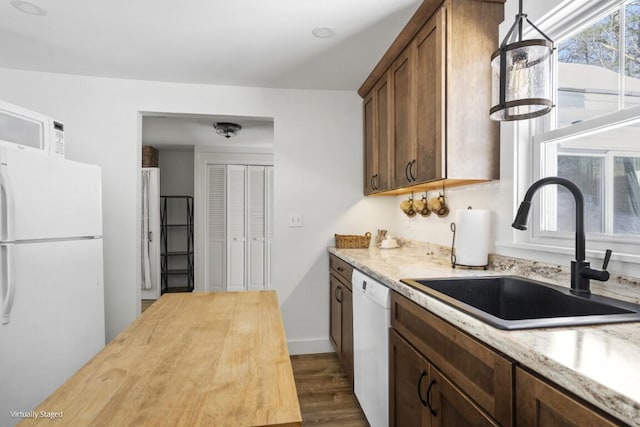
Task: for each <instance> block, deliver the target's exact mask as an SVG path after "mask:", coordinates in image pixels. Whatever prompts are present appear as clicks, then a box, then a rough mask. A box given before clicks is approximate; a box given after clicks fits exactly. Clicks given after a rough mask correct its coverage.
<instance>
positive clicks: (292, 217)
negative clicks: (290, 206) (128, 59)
mask: <svg viewBox="0 0 640 427" xmlns="http://www.w3.org/2000/svg"><path fill="white" fill-rule="evenodd" d="M287 224H288V225H289V227H302V213H301V212H289V221H288V223H287Z"/></svg>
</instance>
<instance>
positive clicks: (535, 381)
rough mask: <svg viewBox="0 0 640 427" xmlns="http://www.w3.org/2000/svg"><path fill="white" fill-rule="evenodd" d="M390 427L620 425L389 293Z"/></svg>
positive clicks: (417, 306) (393, 293)
mask: <svg viewBox="0 0 640 427" xmlns="http://www.w3.org/2000/svg"><path fill="white" fill-rule="evenodd" d="M389 425H391V426H397V427H404V426H408V427H411V426H420V427H424V426H431V427H435V426H452V427H454V426H455V427H457V426H517V427H565V426H566V427H569V426H571V427H583V426H592V427H601V426H602V427H612V426H619V425H624V423H622V422H620V421H617V420H615V419H613V418H612V417H610V416H609V415H606V414H604V413H603V412H602V411H600V410H599V409H597V408H595V407H593V406H591V405H589V404H588V403H586V402H583V401H581V400H580V399H577V398H575V397H573V396H572V395H570V394H568V393H567V392H566V391H564V390H562V389H561V388H560V387H558V386H556V385H553V384H551V383H549V382H547V381H546V380H544V379H542V378H539V377H537V376H535V375H533V374H531V373H529V372H528V371H526V370H524V369H522V368H521V367H519V366H517V363H516V362H514V361H512V360H509V359H507V358H505V357H504V356H503V355H501V354H499V353H498V352H496V351H495V350H493V349H491V348H490V347H488V346H486V345H485V344H483V343H481V342H480V341H478V340H476V339H474V338H472V337H471V336H469V335H467V334H466V333H464V332H462V331H461V330H459V329H458V328H456V327H454V326H453V325H451V324H450V323H448V322H446V321H445V320H443V319H442V318H440V317H437V316H435V315H434V314H432V313H431V312H429V311H428V310H425V309H424V308H422V307H420V306H419V305H417V304H415V303H414V302H412V301H410V300H409V299H407V298H405V297H404V296H402V295H400V294H398V293H396V292H392V293H391V329H390V332H389Z"/></svg>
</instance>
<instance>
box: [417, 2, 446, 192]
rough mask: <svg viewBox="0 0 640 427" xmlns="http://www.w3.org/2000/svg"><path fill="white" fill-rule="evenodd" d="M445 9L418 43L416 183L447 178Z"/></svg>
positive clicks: (432, 21)
mask: <svg viewBox="0 0 640 427" xmlns="http://www.w3.org/2000/svg"><path fill="white" fill-rule="evenodd" d="M445 17H446V15H445V9H444V8H440V9H439V10H438V11H437V12H436V13H435V14H434V15H433V16H432V17H431V19H430V20H429V21H428V22H427V23H426V24H425V26H424V27H423V28H422V30H420V32H419V33H418V35H417V36H416V39H415V44H416V77H415V78H416V94H417V96H416V126H417V133H416V144H417V150H416V156H417V158H416V164H415V165H414V167H413V172H414V175H415V176H416V181H417V182H425V181H432V180H435V179H440V178H445V170H444V166H443V163H444V162H443V160H444V159H443V156H444V111H445V94H444V90H445V84H444V79H445V64H446V59H445V58H446V52H445V26H446V19H445Z"/></svg>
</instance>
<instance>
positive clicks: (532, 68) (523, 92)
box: [489, 1, 554, 121]
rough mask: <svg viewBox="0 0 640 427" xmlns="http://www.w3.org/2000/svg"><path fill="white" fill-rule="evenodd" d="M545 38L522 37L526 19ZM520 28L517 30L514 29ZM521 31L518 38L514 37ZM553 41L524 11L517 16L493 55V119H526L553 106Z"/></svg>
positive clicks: (538, 114)
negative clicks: (528, 38)
mask: <svg viewBox="0 0 640 427" xmlns="http://www.w3.org/2000/svg"><path fill="white" fill-rule="evenodd" d="M525 20H526V21H527V22H528V23H529V24H530V25H531V26H532V27H533V28H534V29H535V30H536V31H538V32H539V33H540V34H541V35H542V36H543V37H544V39H532V40H524V41H523V40H522V25H523V21H525ZM516 29H517V30H518V31H517V32H516V31H515V30H516ZM516 35H518V40H517V41H516V40H514V39H515V36H516ZM553 49H554V48H553V42H552V41H551V39H549V38H548V37H547V36H546V35H544V33H542V32H541V31H540V30H538V28H536V27H535V25H533V24H532V23H531V22H530V21H529V20H528V19H527V15H524V14H523V13H522V1H521V2H520V13H519V14H518V15H517V16H516V22H515V23H514V24H513V26H512V27H511V29H510V30H509V33H507V36H506V37H505V39H504V41H503V42H502V44H501V45H500V48H499V49H498V50H497V51H495V52H494V53H493V55H492V56H491V73H492V82H491V83H492V97H491V105H492V107H491V110H490V114H489V117H490V118H491V119H492V120H499V121H510V120H524V119H531V118H534V117H538V116H542V115H544V114H547V113H548V112H549V111H551V108H553V101H552V89H553V85H552V81H551V76H552V75H553V68H552V67H553V61H552V59H553V55H552V54H553Z"/></svg>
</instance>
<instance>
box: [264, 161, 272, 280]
mask: <svg viewBox="0 0 640 427" xmlns="http://www.w3.org/2000/svg"><path fill="white" fill-rule="evenodd" d="M265 199H266V202H265V205H266V209H265V216H266V220H265V224H267V234H266V238H267V242H266V244H265V247H266V254H265V264H266V266H265V279H266V284H265V288H266V289H272V287H271V284H272V283H273V282H272V281H271V246H272V242H273V166H266V167H265Z"/></svg>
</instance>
